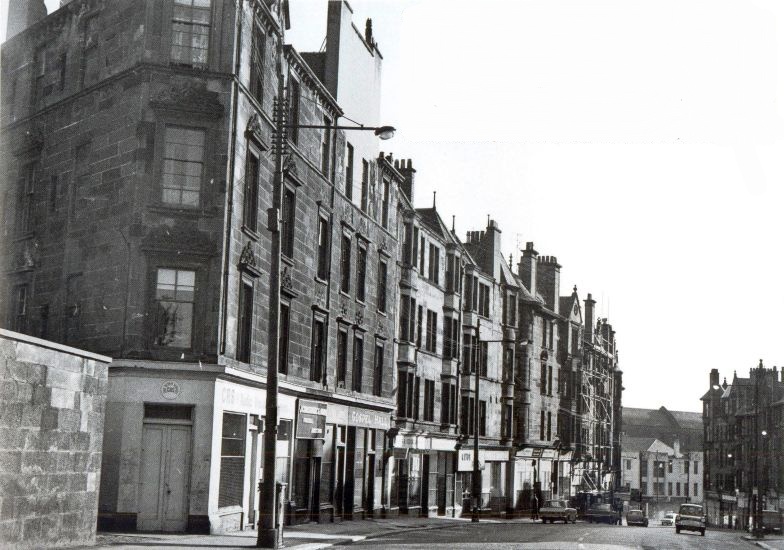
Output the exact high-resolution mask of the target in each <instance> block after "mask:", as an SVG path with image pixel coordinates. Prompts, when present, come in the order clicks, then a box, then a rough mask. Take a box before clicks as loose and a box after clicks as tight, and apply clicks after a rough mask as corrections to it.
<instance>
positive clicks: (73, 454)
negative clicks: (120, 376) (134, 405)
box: [0, 329, 111, 549]
mask: <svg viewBox="0 0 784 550" xmlns="http://www.w3.org/2000/svg"><path fill="white" fill-rule="evenodd" d="M110 362H111V359H110V358H108V357H104V356H102V355H96V354H93V353H89V352H85V351H81V350H78V349H74V348H69V347H67V346H61V345H59V344H55V343H53V342H48V341H46V340H40V339H38V338H32V337H30V336H26V335H22V334H18V333H15V332H10V331H6V330H2V329H0V546H2V547H3V548H14V549H22V548H42V547H47V548H49V547H54V546H67V545H82V544H91V543H94V542H95V528H96V517H97V512H98V486H99V482H100V471H101V447H102V442H103V423H104V407H105V403H106V391H107V382H108V364H109V363H110Z"/></svg>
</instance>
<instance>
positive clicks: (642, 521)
mask: <svg viewBox="0 0 784 550" xmlns="http://www.w3.org/2000/svg"><path fill="white" fill-rule="evenodd" d="M626 525H642V526H643V527H648V518H646V517H645V514H643V513H642V510H629V511H628V512H626Z"/></svg>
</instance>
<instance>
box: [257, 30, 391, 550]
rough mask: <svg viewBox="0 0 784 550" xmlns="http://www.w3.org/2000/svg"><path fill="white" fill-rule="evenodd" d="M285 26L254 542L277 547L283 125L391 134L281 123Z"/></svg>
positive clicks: (279, 56)
mask: <svg viewBox="0 0 784 550" xmlns="http://www.w3.org/2000/svg"><path fill="white" fill-rule="evenodd" d="M284 27H285V25H283V24H281V25H280V31H279V35H278V43H277V45H276V65H275V69H276V72H277V77H278V86H277V97H276V98H275V108H274V110H273V122H274V126H275V132H274V136H273V137H274V139H273V154H274V159H275V168H274V169H275V177H274V178H273V184H272V207H271V208H270V209H269V210H267V229H268V230H269V232H270V234H271V236H272V239H271V240H272V242H271V251H270V252H271V256H272V258H271V260H272V261H271V265H270V320H269V323H270V324H269V341H268V357H267V398H266V407H265V409H266V417H265V421H264V477H263V479H262V481H261V482H260V483H259V485H260V491H261V497H260V508H261V509H265V510H266V513H264V514H259V524H258V532H257V538H256V546H257V547H259V548H275V549H277V548H280V547H282V546H283V521H282V517H281V516H282V513H283V510H282V507H281V504H280V502H279V499H280V498H281V496H282V493H283V489H284V488H285V485H284V484H280V485H278V484H277V482H276V477H277V476H276V472H275V469H276V463H275V462H276V452H275V449H276V446H277V437H278V369H279V358H280V355H279V353H280V350H279V345H278V344H279V338H280V279H281V273H280V271H281V244H282V243H281V239H282V235H281V227H280V226H281V211H282V208H283V192H282V190H283V179H284V172H285V170H286V169H285V167H284V162H283V154H284V149H285V146H286V133H285V132H284V131H283V130H284V129H285V128H294V129H298V128H315V129H322V130H365V131H371V132H374V133H375V135H376V136H378V137H379V139H384V140H386V139H390V138H391V137H392V136H394V134H395V128H393V127H392V126H364V125H362V124H358V125H357V126H337V125H335V126H326V125H310V124H301V125H300V124H294V125H291V124H286V108H285V106H286V100H285V98H286V88H285V84H284V73H283V47H284V34H285V30H284Z"/></svg>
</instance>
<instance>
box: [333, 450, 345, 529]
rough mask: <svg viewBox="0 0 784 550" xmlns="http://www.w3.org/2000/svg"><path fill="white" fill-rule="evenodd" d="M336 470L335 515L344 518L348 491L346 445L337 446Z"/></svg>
mask: <svg viewBox="0 0 784 550" xmlns="http://www.w3.org/2000/svg"><path fill="white" fill-rule="evenodd" d="M335 468H336V470H335V473H336V476H335V477H336V481H335V517H336V518H340V519H343V510H344V507H345V506H344V505H345V496H344V495H345V493H346V487H345V484H346V478H345V471H346V448H345V447H337V465H336V466H335Z"/></svg>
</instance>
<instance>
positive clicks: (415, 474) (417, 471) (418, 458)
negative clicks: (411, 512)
mask: <svg viewBox="0 0 784 550" xmlns="http://www.w3.org/2000/svg"><path fill="white" fill-rule="evenodd" d="M408 462H409V466H410V469H409V471H408V505H409V506H420V505H421V504H422V476H423V475H425V474H424V473H423V472H422V455H421V454H420V453H411V454H409V459H408Z"/></svg>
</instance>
